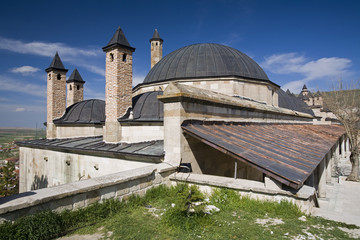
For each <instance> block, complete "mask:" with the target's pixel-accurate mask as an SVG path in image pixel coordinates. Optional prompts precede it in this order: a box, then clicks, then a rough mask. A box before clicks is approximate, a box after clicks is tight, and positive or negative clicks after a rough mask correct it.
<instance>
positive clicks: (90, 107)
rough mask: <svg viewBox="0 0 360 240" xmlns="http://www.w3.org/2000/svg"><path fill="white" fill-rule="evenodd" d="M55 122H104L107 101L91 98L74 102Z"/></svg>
mask: <svg viewBox="0 0 360 240" xmlns="http://www.w3.org/2000/svg"><path fill="white" fill-rule="evenodd" d="M53 122H54V123H55V124H104V123H105V101H103V100H99V99H90V100H85V101H81V102H77V103H74V104H73V105H71V106H70V107H68V108H66V112H65V114H64V115H63V116H62V117H61V118H59V119H55V120H54V121H53Z"/></svg>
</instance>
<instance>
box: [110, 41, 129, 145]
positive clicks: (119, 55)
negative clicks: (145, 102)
mask: <svg viewBox="0 0 360 240" xmlns="http://www.w3.org/2000/svg"><path fill="white" fill-rule="evenodd" d="M105 75H106V85H105V102H106V106H105V115H106V122H105V132H104V140H105V141H106V142H114V143H115V142H120V141H121V128H120V124H119V122H118V121H117V119H118V118H119V117H121V116H122V115H123V114H125V113H126V110H127V109H128V108H129V107H131V106H132V51H131V50H129V49H126V48H120V47H116V48H114V49H111V50H109V51H108V52H106V73H105Z"/></svg>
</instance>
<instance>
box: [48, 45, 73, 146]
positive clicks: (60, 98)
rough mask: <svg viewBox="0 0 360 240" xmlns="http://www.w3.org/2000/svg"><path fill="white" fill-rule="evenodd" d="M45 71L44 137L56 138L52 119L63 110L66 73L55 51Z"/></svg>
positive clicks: (59, 115) (60, 114) (58, 115)
mask: <svg viewBox="0 0 360 240" xmlns="http://www.w3.org/2000/svg"><path fill="white" fill-rule="evenodd" d="M45 71H46V73H47V107H46V110H47V118H46V138H48V139H53V138H56V126H55V124H54V123H53V120H54V119H57V118H59V117H61V116H62V115H63V114H64V112H65V108H66V107H65V102H66V83H65V81H66V73H67V71H68V70H67V69H65V68H64V65H63V64H62V62H61V59H60V57H59V54H58V53H57V52H56V54H55V56H54V58H53V60H52V62H51V64H50V66H49V67H48V68H47V69H45Z"/></svg>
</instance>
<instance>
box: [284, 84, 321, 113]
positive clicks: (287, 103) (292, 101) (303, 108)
mask: <svg viewBox="0 0 360 240" xmlns="http://www.w3.org/2000/svg"><path fill="white" fill-rule="evenodd" d="M287 91H289V89H288V90H287ZM278 96H279V107H281V108H287V109H291V110H294V111H298V112H303V113H308V114H311V115H312V116H315V114H314V112H313V111H312V110H311V108H310V107H309V106H308V105H307V104H306V103H304V102H303V101H301V100H300V99H299V98H297V97H295V96H294V95H293V94H291V93H290V91H289V92H284V91H283V90H282V89H280V90H279V91H278Z"/></svg>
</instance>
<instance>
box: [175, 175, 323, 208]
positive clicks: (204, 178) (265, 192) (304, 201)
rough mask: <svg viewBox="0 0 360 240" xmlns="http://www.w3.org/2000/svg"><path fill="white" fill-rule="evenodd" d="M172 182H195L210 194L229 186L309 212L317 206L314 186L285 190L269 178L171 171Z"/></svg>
mask: <svg viewBox="0 0 360 240" xmlns="http://www.w3.org/2000/svg"><path fill="white" fill-rule="evenodd" d="M170 180H171V181H172V183H173V184H177V183H180V182H181V183H184V182H185V183H189V184H195V185H197V186H198V187H199V189H200V190H201V191H202V192H204V193H206V194H211V192H212V191H213V189H214V188H216V187H220V188H229V189H234V190H236V191H238V193H239V194H240V195H241V196H247V197H250V198H252V199H259V200H269V201H275V202H280V201H282V200H286V201H289V202H292V203H294V204H296V205H297V206H299V207H300V209H301V211H303V212H305V213H306V214H310V213H311V211H312V209H313V207H318V203H317V198H316V194H315V188H313V187H309V186H305V185H304V186H303V187H302V188H300V189H299V190H297V191H295V190H294V191H293V192H290V191H285V190H282V189H280V188H279V187H278V186H277V185H276V183H275V182H273V181H272V180H271V179H266V180H265V183H263V182H258V181H251V180H246V179H234V178H227V177H219V176H212V175H204V174H193V173H191V174H190V173H173V174H172V175H170Z"/></svg>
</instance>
